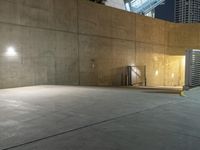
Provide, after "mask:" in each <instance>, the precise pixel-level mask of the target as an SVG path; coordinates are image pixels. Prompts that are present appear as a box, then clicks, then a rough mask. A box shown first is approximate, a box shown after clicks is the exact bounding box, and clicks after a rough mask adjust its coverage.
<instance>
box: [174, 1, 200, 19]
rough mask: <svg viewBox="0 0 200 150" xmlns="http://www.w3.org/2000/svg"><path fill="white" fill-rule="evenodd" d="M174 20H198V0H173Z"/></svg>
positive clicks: (199, 17) (199, 8)
mask: <svg viewBox="0 0 200 150" xmlns="http://www.w3.org/2000/svg"><path fill="white" fill-rule="evenodd" d="M175 22H177V23H195V22H200V0H175Z"/></svg>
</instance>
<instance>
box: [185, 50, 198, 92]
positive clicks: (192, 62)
mask: <svg viewBox="0 0 200 150" xmlns="http://www.w3.org/2000/svg"><path fill="white" fill-rule="evenodd" d="M196 86H200V50H197V49H192V50H187V51H186V64H185V89H189V88H192V87H196Z"/></svg>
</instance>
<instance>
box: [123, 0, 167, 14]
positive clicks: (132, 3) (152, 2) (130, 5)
mask: <svg viewBox="0 0 200 150" xmlns="http://www.w3.org/2000/svg"><path fill="white" fill-rule="evenodd" d="M164 2H165V0H125V6H126V10H128V11H131V12H135V13H139V14H143V15H147V16H148V14H149V13H154V9H155V8H156V7H157V6H159V5H161V4H163V3H164Z"/></svg>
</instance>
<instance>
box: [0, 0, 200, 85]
mask: <svg viewBox="0 0 200 150" xmlns="http://www.w3.org/2000/svg"><path fill="white" fill-rule="evenodd" d="M0 34H1V36H0V68H1V69H0V88H8V87H18V86H28V85H39V84H64V85H78V84H80V85H121V84H122V83H124V80H125V72H124V70H125V69H124V68H125V67H126V66H127V65H146V67H147V85H148V86H182V85H183V84H184V57H183V56H184V53H185V50H186V49H189V48H200V25H199V24H188V25H186V24H174V23H170V22H166V21H162V20H158V19H152V18H148V17H144V16H140V15H136V14H133V13H129V12H125V11H123V10H118V9H114V8H110V7H106V6H103V5H99V4H95V3H92V2H88V1H86V0H73V1H68V0H59V1H56V0H40V1H35V0H23V1H22V0H0ZM9 46H13V47H15V48H16V51H17V57H6V56H5V55H4V54H5V52H6V49H7V47H9Z"/></svg>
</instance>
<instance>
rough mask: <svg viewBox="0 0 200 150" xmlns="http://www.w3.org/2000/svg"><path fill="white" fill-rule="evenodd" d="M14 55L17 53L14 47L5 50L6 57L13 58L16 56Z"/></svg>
mask: <svg viewBox="0 0 200 150" xmlns="http://www.w3.org/2000/svg"><path fill="white" fill-rule="evenodd" d="M16 55H17V52H16V50H15V48H14V47H12V46H10V47H8V48H7V50H6V56H10V57H13V56H16Z"/></svg>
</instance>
